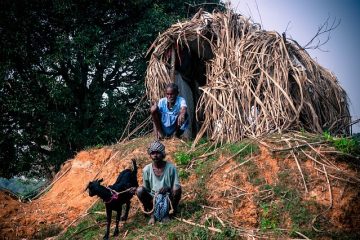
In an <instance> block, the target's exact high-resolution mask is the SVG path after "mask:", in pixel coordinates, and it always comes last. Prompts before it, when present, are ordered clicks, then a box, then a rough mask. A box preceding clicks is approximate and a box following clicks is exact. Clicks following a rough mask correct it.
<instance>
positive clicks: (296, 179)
mask: <svg viewBox="0 0 360 240" xmlns="http://www.w3.org/2000/svg"><path fill="white" fill-rule="evenodd" d="M151 140H152V139H151V138H141V139H136V140H132V141H129V142H126V143H124V144H118V145H114V146H112V147H111V148H110V147H108V148H102V149H92V150H87V151H81V152H79V153H78V154H77V155H76V156H75V158H74V159H71V160H68V161H67V162H65V163H64V165H63V166H62V168H61V171H60V172H59V173H58V174H57V175H56V177H55V179H54V181H53V183H52V184H51V186H50V188H49V189H48V190H47V192H45V193H44V194H43V195H42V196H41V197H40V198H38V199H36V200H34V201H32V202H28V203H21V202H19V201H16V200H14V199H12V198H11V197H9V196H8V195H6V194H5V193H1V192H0V209H1V210H0V236H1V237H0V238H1V239H21V238H29V239H30V238H33V237H34V236H38V234H39V233H40V232H41V231H42V229H45V228H47V227H49V226H52V227H55V228H57V229H58V232H59V231H61V230H62V229H65V228H67V227H68V226H69V225H71V224H73V223H74V222H75V221H76V220H78V219H79V218H81V216H83V215H84V214H85V213H86V211H87V210H88V209H89V208H90V207H91V206H92V205H93V204H94V203H95V201H96V200H97V199H98V198H96V197H94V198H91V197H89V196H88V193H87V192H86V191H84V190H85V187H86V186H87V184H88V182H89V181H91V180H93V179H95V178H104V185H109V184H111V183H113V182H114V181H115V179H116V177H117V175H118V174H119V172H121V171H122V170H123V169H125V168H129V167H130V166H131V161H130V160H131V159H132V158H135V159H136V160H137V163H138V167H139V172H138V181H139V183H140V184H141V182H142V176H141V175H142V174H141V169H142V168H143V167H144V166H145V164H147V163H149V162H150V160H149V157H148V154H147V153H146V146H148V144H149V142H150V141H151ZM164 144H165V146H166V151H167V159H168V160H170V161H173V160H172V153H174V152H175V151H177V150H178V146H179V145H181V144H182V143H181V142H180V141H179V140H174V139H171V140H165V141H164ZM228 157H229V156H227V155H224V154H222V155H220V157H219V158H218V159H217V160H216V161H215V162H213V164H214V166H219V167H218V168H216V171H214V172H213V173H212V175H211V181H208V182H206V183H205V186H204V187H205V188H204V189H205V191H206V198H207V202H208V203H209V206H203V208H204V209H205V214H207V216H216V217H218V218H219V219H223V220H224V221H225V222H227V223H231V224H233V226H241V227H244V228H251V229H254V228H258V227H259V215H260V214H261V210H260V209H259V207H258V203H257V200H258V199H256V197H255V196H259V195H261V196H262V197H264V196H265V198H266V197H268V195H266V194H268V193H269V192H266V190H265V191H264V190H263V189H260V188H259V186H260V185H261V184H258V183H256V182H254V179H256V177H254V176H255V175H256V176H257V178H259V179H262V180H261V181H263V182H262V185H264V184H269V185H276V184H278V183H279V182H281V181H282V180H281V179H280V178H279V174H278V173H279V172H280V171H289V170H291V171H289V175H290V179H291V180H292V181H293V184H294V183H295V184H297V187H298V188H303V185H302V180H301V177H300V175H299V172H298V169H297V165H296V163H295V161H294V160H292V159H287V158H285V159H284V158H274V157H272V156H271V155H270V154H269V152H268V151H267V149H266V148H263V147H262V148H261V149H260V154H258V155H256V156H250V157H247V159H246V160H245V161H248V162H247V163H246V164H239V162H237V161H235V160H234V159H228ZM301 167H302V169H303V171H304V173H306V175H307V176H308V179H307V184H308V186H307V187H308V190H309V192H308V193H307V194H304V196H303V198H304V199H306V198H308V199H311V200H314V201H317V202H318V203H319V204H322V205H323V206H330V205H331V204H332V208H331V209H329V210H327V212H326V213H324V214H326V215H327V216H328V219H330V221H331V222H332V225H333V226H337V228H339V229H348V230H350V231H351V230H353V229H359V227H358V226H360V218H359V216H360V205H359V204H358V203H359V193H360V190H359V187H357V185H356V184H355V185H354V184H349V183H344V182H342V181H338V179H334V178H333V177H334V175H331V174H329V177H332V185H331V189H332V195H331V197H330V195H329V191H328V184H327V181H326V178H325V177H324V174H322V173H321V172H319V171H318V170H315V168H314V166H313V162H312V161H311V160H304V161H302V162H301ZM315 167H316V166H315ZM337 168H341V169H343V170H348V171H349V172H352V173H353V174H354V175H356V176H358V173H356V172H354V171H351V170H349V169H346V168H347V167H346V164H343V165H341V164H338V166H337ZM320 175H321V176H320ZM198 180H199V176H198V175H196V174H191V175H190V176H189V178H188V179H187V180H183V181H182V185H183V188H184V189H183V190H184V191H183V200H182V201H188V200H191V199H194V198H195V195H196V194H197V192H198V189H196V183H197V182H198ZM214 183H216V184H214ZM262 191H264V194H265V193H266V194H265V195H264V194H262ZM269 196H270V195H269ZM270 197H271V196H270ZM132 202H133V205H132V210H131V211H130V216H129V217H130V219H129V220H130V221H131V218H132V216H133V215H134V214H135V212H136V210H138V209H139V208H140V206H139V203H138V202H137V201H136V199H135V198H133V201H132ZM289 224H290V223H289ZM283 227H287V226H283Z"/></svg>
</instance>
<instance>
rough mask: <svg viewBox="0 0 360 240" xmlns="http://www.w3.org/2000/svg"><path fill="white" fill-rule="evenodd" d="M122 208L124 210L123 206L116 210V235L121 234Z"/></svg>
mask: <svg viewBox="0 0 360 240" xmlns="http://www.w3.org/2000/svg"><path fill="white" fill-rule="evenodd" d="M121 210H122V207H120V210H117V211H116V223H115V230H114V236H118V235H119V222H120V216H121Z"/></svg>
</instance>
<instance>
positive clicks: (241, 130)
mask: <svg viewBox="0 0 360 240" xmlns="http://www.w3.org/2000/svg"><path fill="white" fill-rule="evenodd" d="M190 43H192V44H194V43H196V44H197V46H198V51H197V53H196V54H199V56H201V51H211V52H212V55H213V58H212V59H210V60H208V61H206V84H205V85H203V86H200V87H199V89H200V90H201V93H202V94H201V97H200V99H199V101H198V102H197V108H196V114H197V115H198V116H200V115H202V116H203V119H202V120H203V121H202V125H201V129H200V130H199V132H198V134H197V137H196V140H195V143H196V142H197V141H198V140H199V139H200V138H201V137H202V136H204V134H207V136H208V137H209V138H212V139H213V140H215V141H216V142H218V143H223V142H228V141H231V142H233V141H238V140H241V139H243V138H244V137H246V136H251V137H257V136H260V135H263V134H265V133H269V132H280V133H281V132H284V131H287V130H296V129H297V130H299V129H304V130H307V131H310V132H322V131H323V129H328V130H329V131H330V132H336V133H339V132H343V133H347V132H348V126H349V123H350V115H349V109H348V103H347V96H346V93H345V91H344V90H343V89H342V88H341V87H340V85H339V83H338V81H337V78H336V77H335V76H334V75H333V74H332V73H331V72H329V71H328V70H327V69H325V68H323V67H321V66H320V65H319V64H318V63H317V62H316V61H314V60H313V59H312V58H311V57H310V56H309V54H308V53H307V52H306V51H305V49H303V48H301V47H300V46H299V45H298V44H297V43H296V41H294V40H291V39H288V38H286V37H285V35H280V34H279V33H277V32H273V31H265V30H262V29H261V28H260V26H259V25H258V24H255V23H253V22H251V21H250V19H247V18H245V17H244V16H242V15H239V14H235V13H233V12H232V11H227V12H225V13H221V12H214V13H212V14H210V13H208V12H204V11H199V12H198V13H197V14H196V15H195V16H194V17H193V18H192V19H191V20H189V21H185V22H178V23H177V24H174V25H172V26H171V27H170V28H169V29H168V30H167V31H165V32H164V33H162V34H161V35H159V37H158V38H157V39H156V40H155V42H154V43H153V45H152V46H151V48H150V49H149V52H151V58H150V62H149V65H148V68H147V74H146V88H147V94H148V97H149V98H150V99H151V101H156V100H158V99H159V98H160V97H162V95H163V92H164V88H165V85H166V84H167V83H170V82H172V81H174V80H173V79H172V76H171V71H172V70H173V68H172V66H171V56H169V55H170V54H168V53H169V50H171V49H175V52H176V56H177V58H178V59H179V57H178V56H179V51H181V49H190V47H189V44H190ZM205 45H206V46H208V47H204V46H205ZM192 81H193V80H192Z"/></svg>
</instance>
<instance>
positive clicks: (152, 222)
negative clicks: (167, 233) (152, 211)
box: [148, 215, 155, 225]
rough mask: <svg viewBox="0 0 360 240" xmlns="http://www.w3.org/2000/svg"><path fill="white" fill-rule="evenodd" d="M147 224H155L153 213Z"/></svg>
mask: <svg viewBox="0 0 360 240" xmlns="http://www.w3.org/2000/svg"><path fill="white" fill-rule="evenodd" d="M148 224H149V225H154V224H155V217H154V215H151V217H150V220H149V222H148Z"/></svg>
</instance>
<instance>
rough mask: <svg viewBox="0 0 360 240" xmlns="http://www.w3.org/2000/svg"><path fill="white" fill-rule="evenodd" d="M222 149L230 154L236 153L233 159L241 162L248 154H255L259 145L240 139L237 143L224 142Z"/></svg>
mask: <svg viewBox="0 0 360 240" xmlns="http://www.w3.org/2000/svg"><path fill="white" fill-rule="evenodd" d="M223 151H224V152H225V153H227V154H230V155H235V154H238V155H237V156H236V158H235V160H236V161H238V162H242V161H243V160H244V158H245V157H246V156H248V155H250V154H253V155H257V154H258V153H259V151H260V149H259V146H258V145H256V144H254V143H249V142H247V141H242V142H238V143H231V144H226V145H225V146H224V150H223Z"/></svg>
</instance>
